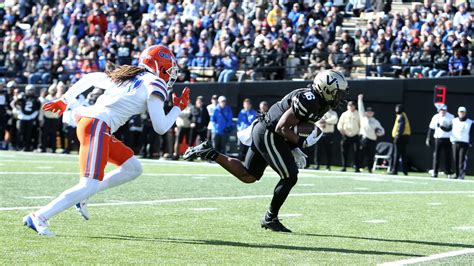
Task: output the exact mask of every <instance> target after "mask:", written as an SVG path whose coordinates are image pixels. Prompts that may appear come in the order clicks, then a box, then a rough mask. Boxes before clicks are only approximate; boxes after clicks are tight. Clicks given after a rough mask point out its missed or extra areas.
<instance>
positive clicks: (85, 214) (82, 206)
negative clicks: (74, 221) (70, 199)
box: [76, 200, 89, 221]
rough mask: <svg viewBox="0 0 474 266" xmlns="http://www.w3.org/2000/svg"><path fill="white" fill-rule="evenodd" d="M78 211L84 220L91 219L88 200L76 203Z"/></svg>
mask: <svg viewBox="0 0 474 266" xmlns="http://www.w3.org/2000/svg"><path fill="white" fill-rule="evenodd" d="M76 211H77V212H78V213H79V214H80V215H81V216H82V218H84V220H86V221H87V220H89V211H88V210H87V200H84V201H82V202H79V203H77V204H76Z"/></svg>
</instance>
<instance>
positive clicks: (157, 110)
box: [147, 97, 181, 135]
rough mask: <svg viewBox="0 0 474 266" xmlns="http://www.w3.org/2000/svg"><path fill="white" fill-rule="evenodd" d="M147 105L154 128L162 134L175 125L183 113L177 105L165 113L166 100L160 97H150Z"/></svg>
mask: <svg viewBox="0 0 474 266" xmlns="http://www.w3.org/2000/svg"><path fill="white" fill-rule="evenodd" d="M147 106H148V113H149V114H150V119H151V123H152V125H153V129H154V130H155V132H156V133H158V134H160V135H163V134H165V133H166V132H167V131H168V130H169V129H170V128H171V126H173V124H174V123H175V121H176V118H178V116H179V114H180V113H181V110H180V109H179V107H177V106H175V107H173V108H172V109H171V111H170V112H169V113H168V114H167V115H165V110H164V102H163V101H162V100H161V99H160V98H158V97H149V98H148V101H147Z"/></svg>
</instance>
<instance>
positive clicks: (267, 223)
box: [260, 217, 291, 233]
mask: <svg viewBox="0 0 474 266" xmlns="http://www.w3.org/2000/svg"><path fill="white" fill-rule="evenodd" d="M260 224H261V225H262V228H265V230H266V229H270V230H272V231H274V232H283V233H291V230H290V229H288V228H286V227H285V226H284V225H283V224H282V223H280V220H278V218H273V219H272V220H267V218H266V217H263V218H262V221H261V222H260Z"/></svg>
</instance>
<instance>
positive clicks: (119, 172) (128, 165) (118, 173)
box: [99, 156, 143, 191]
mask: <svg viewBox="0 0 474 266" xmlns="http://www.w3.org/2000/svg"><path fill="white" fill-rule="evenodd" d="M142 172H143V169H142V165H141V163H140V161H138V159H137V157H135V156H132V157H131V158H130V159H128V160H127V161H125V162H124V163H123V164H122V165H121V166H120V167H119V168H117V169H115V170H113V171H111V172H109V173H107V174H106V175H105V177H104V179H103V180H102V182H100V184H99V190H100V191H102V190H106V189H109V188H113V187H116V186H118V185H121V184H124V183H127V182H130V181H132V180H134V179H135V178H137V177H139V176H140V175H141V174H142Z"/></svg>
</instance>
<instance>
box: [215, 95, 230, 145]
mask: <svg viewBox="0 0 474 266" xmlns="http://www.w3.org/2000/svg"><path fill="white" fill-rule="evenodd" d="M212 122H213V123H214V127H213V128H212V142H213V143H214V148H215V149H216V150H217V151H219V152H221V153H224V154H225V151H226V150H225V146H226V144H227V141H228V139H229V135H230V132H231V131H232V128H233V122H232V109H231V108H230V106H228V105H227V99H226V97H225V96H219V98H218V99H217V106H216V108H215V109H214V115H213V116H212Z"/></svg>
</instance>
